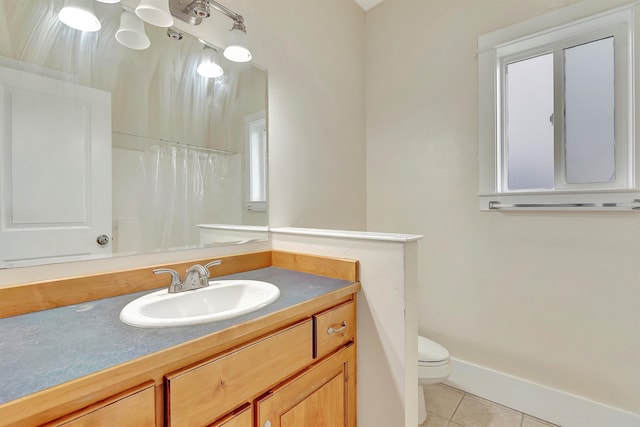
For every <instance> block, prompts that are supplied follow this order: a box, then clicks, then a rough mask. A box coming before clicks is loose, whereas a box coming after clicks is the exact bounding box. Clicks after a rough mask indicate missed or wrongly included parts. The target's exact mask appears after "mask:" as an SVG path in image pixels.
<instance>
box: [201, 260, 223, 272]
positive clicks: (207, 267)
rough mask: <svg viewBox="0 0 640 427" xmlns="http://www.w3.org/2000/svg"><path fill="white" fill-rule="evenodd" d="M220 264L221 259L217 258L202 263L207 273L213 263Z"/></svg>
mask: <svg viewBox="0 0 640 427" xmlns="http://www.w3.org/2000/svg"><path fill="white" fill-rule="evenodd" d="M220 264H222V260H221V259H217V260H215V261H211V262H208V263H206V264H205V265H204V268H206V269H207V273H209V267H213V266H214V265H220Z"/></svg>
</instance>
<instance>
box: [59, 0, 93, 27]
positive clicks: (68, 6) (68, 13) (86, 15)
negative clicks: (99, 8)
mask: <svg viewBox="0 0 640 427" xmlns="http://www.w3.org/2000/svg"><path fill="white" fill-rule="evenodd" d="M58 19H59V20H60V21H62V22H63V23H64V24H66V25H68V26H69V27H71V28H75V29H76V30H80V31H89V32H95V31H98V30H100V28H102V25H101V24H100V20H99V19H98V18H97V17H96V13H95V11H94V9H93V0H64V6H63V7H62V9H60V12H58Z"/></svg>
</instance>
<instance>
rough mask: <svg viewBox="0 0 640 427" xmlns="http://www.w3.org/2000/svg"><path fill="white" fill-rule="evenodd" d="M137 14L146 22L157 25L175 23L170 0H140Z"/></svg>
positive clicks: (168, 25)
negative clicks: (170, 8)
mask: <svg viewBox="0 0 640 427" xmlns="http://www.w3.org/2000/svg"><path fill="white" fill-rule="evenodd" d="M136 15H138V17H139V18H140V19H142V20H143V21H145V22H148V23H149V24H151V25H155V26H157V27H170V26H172V25H173V16H172V15H171V11H170V10H169V0H140V4H138V7H136Z"/></svg>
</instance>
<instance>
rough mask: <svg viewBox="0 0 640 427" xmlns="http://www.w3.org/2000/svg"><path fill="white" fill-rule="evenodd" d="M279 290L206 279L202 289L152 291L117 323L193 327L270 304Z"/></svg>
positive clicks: (261, 284) (252, 282) (130, 306)
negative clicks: (204, 286) (207, 284)
mask: <svg viewBox="0 0 640 427" xmlns="http://www.w3.org/2000/svg"><path fill="white" fill-rule="evenodd" d="M279 296H280V289H278V287H277V286H275V285H272V284H271V283H267V282H260V281H257V280H210V281H209V286H208V287H206V288H201V289H196V290H192V291H186V292H178V293H172V294H170V293H168V292H167V289H162V290H160V291H156V292H152V293H150V294H147V295H144V296H141V297H140V298H138V299H135V300H133V301H131V302H130V303H129V304H127V305H126V306H125V307H124V308H123V309H122V311H121V312H120V320H122V321H123V322H124V323H126V324H128V325H131V326H137V327H140V328H164V327H170V326H183V325H197V324H200V323H207V322H213V321H215V320H223V319H230V318H232V317H236V316H240V315H242V314H246V313H250V312H252V311H255V310H258V309H260V308H262V307H265V306H267V305H269V304H271V303H272V302H274V301H275V300H276V299H278V297H279Z"/></svg>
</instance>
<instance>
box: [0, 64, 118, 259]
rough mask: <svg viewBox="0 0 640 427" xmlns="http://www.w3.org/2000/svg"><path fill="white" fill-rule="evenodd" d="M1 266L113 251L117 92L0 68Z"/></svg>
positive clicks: (95, 254)
mask: <svg viewBox="0 0 640 427" xmlns="http://www.w3.org/2000/svg"><path fill="white" fill-rule="evenodd" d="M0 165H1V175H0V181H1V182H0V183H1V187H0V267H12V266H23V265H35V264H42V263H47V262H51V261H52V260H53V259H56V260H59V261H62V260H67V259H68V260H73V259H77V258H80V257H85V256H102V255H109V254H110V253H111V243H110V242H108V243H107V244H106V245H99V244H98V243H97V241H96V239H97V236H98V235H101V234H105V235H107V236H111V227H112V226H111V94H110V93H108V92H104V91H100V90H97V89H93V88H90V87H84V86H79V85H75V84H73V83H69V82H64V81H60V80H56V79H52V78H48V77H43V76H40V75H37V74H31V73H27V72H23V71H19V70H14V69H10V68H4V67H0Z"/></svg>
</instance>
